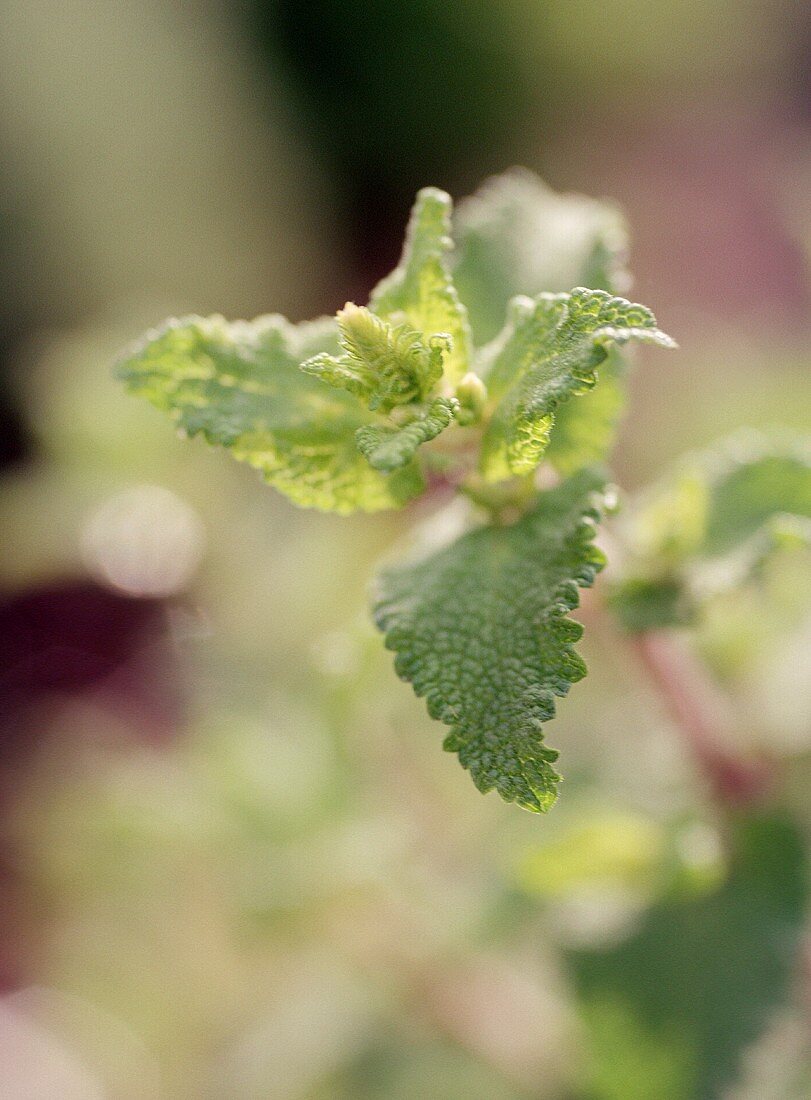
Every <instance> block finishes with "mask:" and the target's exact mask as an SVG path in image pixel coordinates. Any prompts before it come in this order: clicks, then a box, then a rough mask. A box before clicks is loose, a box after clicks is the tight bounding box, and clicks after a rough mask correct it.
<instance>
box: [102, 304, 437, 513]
mask: <svg viewBox="0 0 811 1100" xmlns="http://www.w3.org/2000/svg"><path fill="white" fill-rule="evenodd" d="M337 350H338V341H337V327H336V325H335V322H334V321H333V320H331V319H330V320H328V319H324V320H322V321H317V322H310V323H309V324H305V325H301V326H298V327H296V326H294V325H291V324H289V323H288V322H287V321H285V320H284V318H283V317H278V316H267V317H260V318H257V320H255V321H252V322H248V321H235V322H233V323H229V322H227V321H225V320H224V319H223V318H222V317H209V318H203V317H186V318H183V319H181V320H172V321H169V322H167V324H165V325H164V326H163V327H162V328H159V329H157V330H154V331H152V332H149V333H147V334H146V336H145V337H144V338H143V339H142V340H141V341H140V342H139V343H138V344H136V345H134V346H133V347H132V348H131V349H129V351H127V352H126V353H125V355H124V356H123V358H122V359H121V361H120V362H119V365H118V368H117V370H118V374H119V376H120V377H121V378H122V379H124V381H125V382H126V384H127V386H128V388H129V389H130V390H131V391H132V392H133V393H137V394H140V395H142V396H143V397H146V398H147V399H148V400H149V401H151V402H152V404H153V405H156V406H157V407H158V408H160V409H164V410H165V411H166V412H168V413H169V414H170V415H171V416H172V418H173V419H174V420H175V422H176V423H177V425H178V426H179V427H180V428H181V429H183V430H184V431H185V432H187V433H188V434H189V435H196V434H198V433H199V434H201V435H203V436H204V437H205V439H206V440H207V441H208V442H209V443H213V444H217V445H219V446H222V447H226V448H228V450H229V451H230V452H231V454H232V455H233V456H234V457H235V458H237V459H239V460H240V461H242V462H247V463H248V464H249V465H251V466H254V467H256V468H257V469H258V470H260V471H261V473H262V475H263V477H264V478H265V479H266V480H267V481H268V482H270V484H271V485H273V486H274V487H275V488H277V489H279V490H280V491H281V492H282V493H284V494H285V495H286V496H288V497H289V498H290V499H291V500H292V501H294V502H295V503H296V504H299V505H302V506H307V507H312V508H320V509H323V510H326V511H334V512H340V513H348V512H354V511H365V512H375V511H379V510H381V509H384V508H395V507H399V506H400V505H402V504H404V503H405V502H406V501H407V500H409V499H410V498H411V497H413V496H416V495H417V494H418V493H419V492H420V491H421V490H422V488H423V480H422V475H421V474H420V471H419V470H418V468H417V467H416V466H415V465H414V464H413V463H412V464H410V465H406V466H403V467H401V468H400V469H398V470H397V471H396V472H395V473H393V474H391V475H390V476H386V475H384V474H382V473H380V472H379V471H378V470H375V469H373V468H372V467H371V466H370V465H369V463H368V462H367V461H366V459H365V458H364V457H363V455H361V454H360V452H359V451H358V449H357V446H356V443H355V434H356V432H357V431H358V429H359V428H362V427H364V426H365V425H366V424H369V423H374V420H375V418H374V417H372V415H371V414H370V413H368V412H366V411H365V410H364V409H363V408H362V407H361V406H360V405H359V404H358V402H357V400H356V399H355V398H354V397H353V396H352V395H351V394H349V393H347V392H345V391H341V390H333V389H329V388H328V387H326V386H325V385H324V384H323V383H322V382H320V381H319V380H318V379H316V378H312V377H308V376H307V375H306V374H304V373H303V372H302V371H301V370H300V369H299V365H300V363H301V362H302V360H306V359H308V358H310V357H311V356H312V355H313V354H314V353H316V352H318V351H321V352H326V353H334V352H336V351H337Z"/></svg>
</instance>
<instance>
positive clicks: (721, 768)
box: [631, 631, 774, 806]
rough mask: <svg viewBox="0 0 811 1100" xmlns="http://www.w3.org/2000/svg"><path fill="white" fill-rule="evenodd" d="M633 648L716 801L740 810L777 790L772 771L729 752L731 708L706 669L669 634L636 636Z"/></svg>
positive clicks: (766, 763)
mask: <svg viewBox="0 0 811 1100" xmlns="http://www.w3.org/2000/svg"><path fill="white" fill-rule="evenodd" d="M631 644H632V646H633V649H634V651H635V653H636V655H637V657H638V659H639V661H640V664H641V665H642V667H643V668H644V669H645V671H646V673H647V675H648V677H649V679H650V681H651V682H652V683H653V684H654V686H655V687H656V689H657V691H658V692H659V694H660V696H661V698H662V700H663V701H664V702H665V704H666V705H667V708H668V710H669V711H670V713H671V715H672V717H673V718H674V719H675V721H676V723H677V724H678V727H679V729H680V731H681V733H682V735H683V737H684V739H685V740H686V741H687V743H688V745H689V746H690V748H691V750H692V752H693V754H694V755H695V757H696V759H697V760H698V762H699V764H700V765H701V767H702V769H703V771H704V773H705V775H706V777H707V779H708V781H709V783H710V785H711V786H712V788H713V792H714V793H715V795H716V797H717V798H718V799H719V800H720V801H721V802H723V803H726V804H729V805H736V806H741V805H749V804H751V803H753V802H757V801H759V800H760V799H762V798H763V797H764V796H765V795H766V794H767V792H768V791H769V789H770V788H771V786H772V783H773V780H774V770H773V767H772V765H771V764H770V762H769V761H768V760H766V759H764V758H751V757H745V756H742V755H740V754H738V753H736V752H735V751H734V750H733V749H731V748H730V747H729V744H728V743H729V742H730V741H731V740H732V733H733V729H734V721H733V719H732V716H731V714H730V711H729V706H728V704H727V702H726V700H725V699H724V697H723V695H722V694H721V692H720V691H719V690H718V689H717V688H716V687H715V685H714V684H713V683H712V682H711V681H710V679H709V677H708V676H707V674H706V672H705V670H704V669H703V668H702V666H701V664H700V663H699V662H698V661H697V660H696V659H695V658H694V657H693V656H692V654H690V653H689V652H688V651H687V650H685V649H684V648H683V647H682V646H680V645H679V643H678V640H677V639H676V638H674V637H672V636H670V635H668V634H667V633H665V632H664V631H650V632H646V633H642V634H637V635H635V636H634V637H633V639H632V641H631Z"/></svg>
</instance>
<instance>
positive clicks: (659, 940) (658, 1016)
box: [570, 815, 808, 1100]
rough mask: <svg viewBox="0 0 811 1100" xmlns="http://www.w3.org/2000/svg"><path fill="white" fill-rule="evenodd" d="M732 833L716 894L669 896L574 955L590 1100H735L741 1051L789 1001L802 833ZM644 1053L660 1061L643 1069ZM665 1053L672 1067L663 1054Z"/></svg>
mask: <svg viewBox="0 0 811 1100" xmlns="http://www.w3.org/2000/svg"><path fill="white" fill-rule="evenodd" d="M731 834H732V835H731V841H732V847H733V851H732V862H731V867H730V872H729V876H728V878H727V879H726V881H724V882H723V883H722V884H721V885H720V886H719V887H718V888H716V889H714V890H712V891H710V892H709V893H707V894H703V895H701V896H699V897H695V896H689V895H688V896H681V895H679V896H676V897H670V898H667V899H665V900H664V901H662V902H661V903H659V904H658V905H656V906H655V907H654V908H653V909H652V910H651V911H650V912H649V913H648V915H647V917H646V918H645V920H644V922H643V924H642V927H641V928H639V930H638V931H636V932H635V933H634V934H633V935H632V936H631V937H630V939H628V940H626V941H625V942H623V943H621V944H619V945H618V946H617V947H614V948H613V949H611V950H608V951H605V950H602V951H577V952H573V953H572V954H571V956H570V963H571V966H572V969H573V972H574V976H575V981H576V985H577V988H578V994H579V1000H580V1003H581V1006H582V1011H583V1015H584V1017H585V1021H586V1024H587V1029H588V1031H589V1032H590V1039H591V1047H592V1050H591V1054H592V1066H593V1070H592V1072H593V1080H592V1083H591V1084H592V1087H591V1088H590V1089H589V1090H588V1092H587V1095H588V1096H589V1097H594V1098H595V1100H620V1098H622V1100H636V1098H639V1100H643V1098H645V1100H647V1097H651V1096H656V1097H659V1096H667V1097H669V1098H672V1100H688V1098H693V1097H707V1098H710V1097H720V1096H725V1095H727V1093H726V1092H725V1091H724V1090H725V1088H726V1087H728V1086H730V1085H731V1084H733V1083H734V1082H735V1079H736V1077H737V1076H738V1074H739V1073H740V1069H741V1064H740V1063H741V1055H742V1053H743V1051H744V1050H745V1049H746V1047H747V1046H748V1045H749V1044H750V1043H752V1042H753V1041H754V1040H756V1039H757V1038H758V1036H759V1035H760V1034H761V1033H762V1031H763V1030H764V1028H765V1027H766V1026H767V1024H768V1022H769V1019H770V1015H771V1013H773V1012H774V1011H775V1009H777V1008H779V1007H780V1006H781V1005H782V1004H785V1003H786V1002H787V1000H788V996H789V990H790V985H791V981H792V976H793V975H794V974H795V967H796V960H797V951H798V948H799V945H800V939H801V934H802V929H803V918H804V915H805V912H806V907H807V903H808V896H807V895H808V890H807V874H808V866H807V860H806V856H805V852H804V845H803V841H802V836H801V834H800V833H799V831H798V829H797V827H796V826H795V825H794V824H793V823H792V822H791V821H789V820H786V819H784V818H781V817H777V816H774V817H771V816H765V815H764V816H750V817H749V818H747V819H743V820H740V821H737V822H735V823H734V824H733V828H732V830H731ZM623 1037H624V1038H623ZM640 1047H641V1048H642V1051H643V1052H644V1053H645V1054H647V1053H648V1051H649V1048H650V1054H651V1057H650V1058H647V1057H645V1058H643V1059H642V1060H640V1058H639V1054H640ZM665 1050H667V1051H668V1052H669V1054H670V1057H669V1058H664V1060H662V1059H661V1058H660V1057H658V1056H656V1055H659V1054H661V1055H664V1052H665ZM626 1057H630V1058H632V1060H633V1061H632V1065H633V1070H634V1072H633V1074H631V1073H630V1072H629V1066H626V1065H625V1064H624V1059H625V1058H626ZM646 1066H647V1072H645V1067H646ZM664 1066H666V1067H667V1069H668V1080H669V1081H670V1082H671V1083H670V1087H664V1083H663V1079H662V1077H661V1076H660V1073H661V1070H662V1068H663V1067H664ZM631 1077H633V1080H634V1081H635V1087H634V1086H632V1085H631V1083H630V1078H631Z"/></svg>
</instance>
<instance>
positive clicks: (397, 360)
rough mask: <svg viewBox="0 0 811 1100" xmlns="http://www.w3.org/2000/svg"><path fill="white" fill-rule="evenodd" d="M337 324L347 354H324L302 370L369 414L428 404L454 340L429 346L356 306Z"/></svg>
mask: <svg viewBox="0 0 811 1100" xmlns="http://www.w3.org/2000/svg"><path fill="white" fill-rule="evenodd" d="M337 320H338V330H339V333H340V342H341V347H342V349H343V354H342V355H339V356H334V355H330V354H329V353H327V352H322V353H321V354H320V355H316V356H313V358H311V359H307V360H306V361H305V362H304V363H302V364H301V369H302V370H303V371H304V373H305V374H311V375H313V376H314V377H315V378H320V379H321V380H322V381H323V382H326V383H327V384H328V385H330V386H334V387H335V388H336V389H341V390H346V391H347V392H348V393H351V394H354V395H355V396H356V397H357V398H359V399H360V400H361V401H362V402H363V403H364V404H365V405H367V406H368V408H369V409H372V410H378V409H379V410H380V411H381V412H390V411H391V409H393V408H394V407H395V406H396V405H405V404H408V403H409V402H413V401H424V400H425V399H426V398H427V397H428V394H429V393H430V392H431V389H432V388H433V386H434V385H435V384H436V383H437V382H438V381H439V379H440V378H441V377H442V358H443V355H445V354H446V353H447V351H448V349H449V346H450V339H449V338H448V337H446V336H443V335H441V334H439V335H434V336H432V337H430V338H429V339H428V340H427V341H426V339H425V338H424V337H423V336H422V334H421V333H419V332H415V330H414V329H413V328H411V326H410V325H409V324H407V323H402V324H399V325H390V324H388V323H387V322H386V321H384V320H382V319H381V318H380V317H377V316H375V314H374V313H372V312H370V311H369V310H368V309H366V308H365V307H364V306H356V305H354V303H352V302H347V304H346V305H345V306H344V308H343V309H342V310H339V311H338V315H337Z"/></svg>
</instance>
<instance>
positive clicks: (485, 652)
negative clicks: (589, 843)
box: [375, 472, 604, 812]
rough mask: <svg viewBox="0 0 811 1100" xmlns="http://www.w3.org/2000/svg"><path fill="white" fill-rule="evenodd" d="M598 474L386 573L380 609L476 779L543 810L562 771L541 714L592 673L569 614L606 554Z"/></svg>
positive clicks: (407, 668)
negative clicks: (599, 527)
mask: <svg viewBox="0 0 811 1100" xmlns="http://www.w3.org/2000/svg"><path fill="white" fill-rule="evenodd" d="M602 487H603V480H602V478H601V477H600V476H599V475H597V474H595V473H593V472H583V473H581V474H579V475H577V476H576V477H575V478H572V479H570V480H569V481H567V482H564V483H563V484H561V485H560V486H558V487H556V488H555V489H551V490H549V491H548V492H545V493H542V494H541V495H540V497H539V498H538V501H537V503H536V505H535V506H534V507H533V509H532V511H531V512H529V513H528V514H526V515H525V516H524V517H523V518H522V519H520V520H519V521H518V522H517V523H515V524H514V525H513V526H511V527H493V526H489V527H484V528H481V529H479V530H476V531H473V532H471V533H470V534H467V535H465V536H463V537H462V538H461V539H459V540H458V541H457V542H456V543H454V544H453V545H451V546H449V547H448V548H447V549H445V550H442V551H440V552H439V553H438V554H435V555H434V556H433V557H430V558H428V559H426V560H424V561H422V562H419V563H417V564H416V565H410V566H405V567H401V568H398V569H393V570H390V571H388V572H386V573H384V574H383V576H382V578H381V581H380V587H379V595H378V598H377V601H376V605H375V619H376V622H377V624H378V626H379V627H380V629H381V630H382V631H383V632H384V634H385V636H386V645H387V647H388V648H389V649H393V650H394V651H395V652H396V654H397V656H396V658H395V669H396V671H397V673H398V675H399V676H400V677H402V678H403V679H405V680H409V681H410V682H411V683H412V684H413V686H414V690H415V691H416V693H417V695H420V696H424V697H425V700H426V703H427V706H428V711H429V713H430V714H431V716H432V717H433V718H437V719H438V720H439V721H441V722H444V723H445V724H446V725H449V726H450V727H451V732H450V733H449V734H448V736H447V737H446V739H445V746H444V747H445V748H446V749H448V750H449V751H453V752H457V753H458V754H459V759H460V761H461V763H462V764H463V766H464V767H466V768H469V769H470V773H471V775H472V777H473V780H474V782H475V784H476V786H477V787H478V788H479V790H481V791H483V792H484V791H489V790H491V789H493V788H495V789H496V790H498V792H499V794H500V795H501V797H502V798H504V799H505V800H506V801H508V802H517V803H518V804H519V805H520V806H523V807H524V808H525V809H528V810H533V811H536V812H537V811H544V810H548V809H549V807H550V806H551V805H552V804H553V802H554V801H555V798H556V786H557V783H558V780H559V776H558V774H557V772H556V771H555V770H554V768H553V767H552V764H553V762H554V761H555V759H556V758H557V753H556V752H554V751H553V750H551V749H549V748H547V747H546V745H545V744H544V743H543V723H544V722H546V721H549V719H551V718H552V717H553V716H554V713H555V703H554V698H555V696H563V695H565V694H566V693H567V692H568V690H569V687H570V685H571V684H573V683H574V682H575V681H577V680H580V679H581V678H582V677H583V676H584V675H585V671H586V669H585V665H584V664H583V661H582V659H581V658H580V657H579V656H578V655H577V653H576V652H575V650H574V643H575V642H576V641H577V640H578V638H579V637H580V635H581V633H582V628H581V627H580V625H579V624H578V623H575V622H572V621H571V620H570V619H568V618H566V615H567V613H568V612H569V611H570V610H571V609H572V608H574V607H576V606H577V604H578V586H580V587H584V586H588V585H591V584H592V582H593V580H594V576H595V574H596V573H597V571H598V570H599V569H601V568H602V565H603V562H604V559H603V555H602V554H601V552H600V551H599V550H597V549H596V548H595V547H594V545H593V542H592V540H593V538H594V533H595V521H596V520H597V518H598V511H597V507H596V505H597V503H598V496H599V493H600V491H601V489H602Z"/></svg>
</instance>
